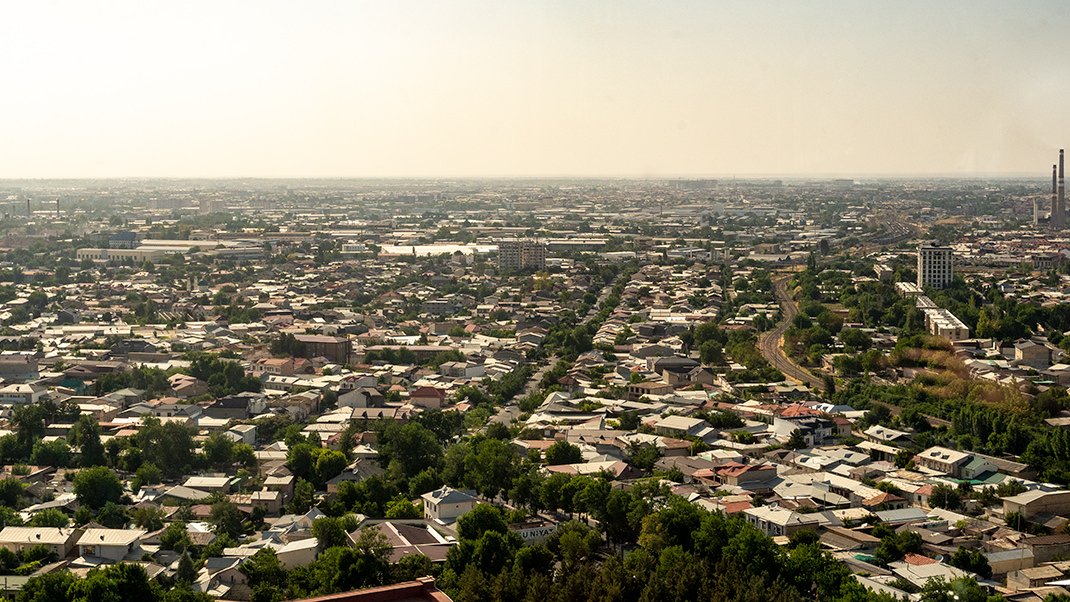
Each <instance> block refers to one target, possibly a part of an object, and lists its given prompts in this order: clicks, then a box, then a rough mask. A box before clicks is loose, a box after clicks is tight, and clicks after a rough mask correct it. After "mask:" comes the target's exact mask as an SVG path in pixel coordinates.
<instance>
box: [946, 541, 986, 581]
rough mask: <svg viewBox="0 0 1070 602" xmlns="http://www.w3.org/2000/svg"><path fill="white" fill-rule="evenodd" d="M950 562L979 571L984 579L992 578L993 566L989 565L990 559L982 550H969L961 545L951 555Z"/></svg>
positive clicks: (973, 571) (958, 566) (964, 568)
mask: <svg viewBox="0 0 1070 602" xmlns="http://www.w3.org/2000/svg"><path fill="white" fill-rule="evenodd" d="M948 564H950V565H951V566H953V567H955V568H960V569H962V570H964V571H970V572H972V573H977V575H978V576H980V577H981V578H982V579H991V578H992V567H991V566H989V565H988V559H987V558H985V555H984V554H982V553H981V551H980V550H967V549H966V548H963V547H962V546H959V549H958V551H956V552H955V553H954V554H952V555H951V559H950V560H949V561H948Z"/></svg>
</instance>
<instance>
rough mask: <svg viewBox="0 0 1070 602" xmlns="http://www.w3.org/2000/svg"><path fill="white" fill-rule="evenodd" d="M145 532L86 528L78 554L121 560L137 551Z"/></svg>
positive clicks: (80, 540) (80, 539)
mask: <svg viewBox="0 0 1070 602" xmlns="http://www.w3.org/2000/svg"><path fill="white" fill-rule="evenodd" d="M145 533H146V531H141V530H136V529H86V530H85V532H84V533H83V534H82V536H81V537H80V538H79V539H78V554H79V555H80V556H92V557H95V558H103V559H106V560H111V561H113V562H119V561H121V560H124V559H126V558H127V557H130V556H131V555H133V554H134V553H135V550H136V549H137V547H138V542H139V541H140V540H141V536H142V535H144V534H145Z"/></svg>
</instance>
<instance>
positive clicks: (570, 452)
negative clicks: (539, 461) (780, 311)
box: [546, 440, 583, 466]
mask: <svg viewBox="0 0 1070 602" xmlns="http://www.w3.org/2000/svg"><path fill="white" fill-rule="evenodd" d="M582 460H583V454H582V453H580V448H578V447H576V446H575V445H572V444H571V443H569V442H568V441H564V440H562V441H557V442H555V443H554V444H553V445H551V446H550V447H548V448H547V449H546V463H547V464H548V465H550V466H558V465H560V464H576V463H578V462H580V461H582Z"/></svg>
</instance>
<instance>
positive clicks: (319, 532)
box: [312, 516, 349, 552]
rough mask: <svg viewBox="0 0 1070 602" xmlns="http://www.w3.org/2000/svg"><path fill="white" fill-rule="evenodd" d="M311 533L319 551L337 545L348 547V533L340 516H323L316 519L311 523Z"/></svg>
mask: <svg viewBox="0 0 1070 602" xmlns="http://www.w3.org/2000/svg"><path fill="white" fill-rule="evenodd" d="M312 535H313V537H315V538H316V540H317V542H318V544H319V546H318V547H319V549H320V551H321V552H322V551H323V550H326V549H328V548H334V547H339V546H342V547H349V535H348V534H347V533H346V529H345V526H344V525H343V522H342V519H340V518H334V517H330V516H325V517H323V518H320V519H318V520H316V521H315V522H313V523H312Z"/></svg>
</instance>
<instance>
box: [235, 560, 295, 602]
mask: <svg viewBox="0 0 1070 602" xmlns="http://www.w3.org/2000/svg"><path fill="white" fill-rule="evenodd" d="M238 570H239V571H241V572H242V574H244V575H245V576H246V578H247V579H248V582H249V588H250V589H251V590H252V591H253V596H252V602H272V601H274V600H281V599H282V596H283V592H285V591H286V585H287V578H286V569H285V568H283V566H282V563H281V562H280V561H279V558H278V556H276V555H275V550H273V549H271V548H261V549H260V550H259V551H258V552H257V553H256V554H253V556H252V557H251V558H249V560H248V561H247V562H245V563H244V564H242V565H241V566H240V567H238Z"/></svg>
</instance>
